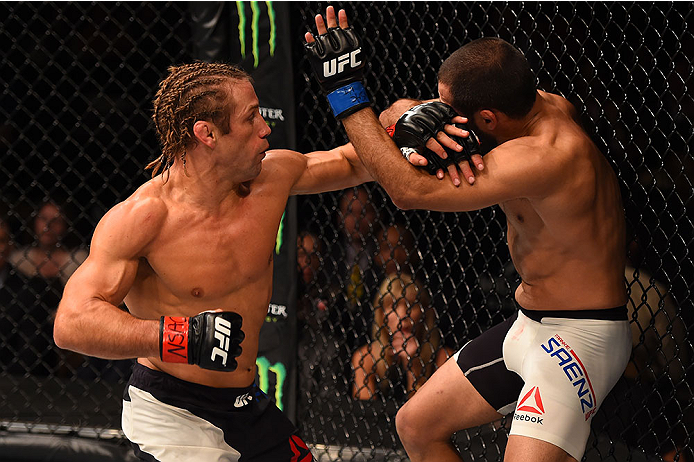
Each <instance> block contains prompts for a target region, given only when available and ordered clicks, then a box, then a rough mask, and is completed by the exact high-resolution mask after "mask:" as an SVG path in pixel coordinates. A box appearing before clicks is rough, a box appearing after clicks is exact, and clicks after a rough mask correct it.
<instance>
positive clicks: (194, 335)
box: [159, 310, 246, 372]
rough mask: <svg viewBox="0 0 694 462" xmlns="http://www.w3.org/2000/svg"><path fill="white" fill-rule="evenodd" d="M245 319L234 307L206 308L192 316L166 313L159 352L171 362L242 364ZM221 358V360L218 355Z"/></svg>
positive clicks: (219, 367) (215, 366)
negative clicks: (238, 359)
mask: <svg viewBox="0 0 694 462" xmlns="http://www.w3.org/2000/svg"><path fill="white" fill-rule="evenodd" d="M242 325H243V319H242V318H241V316H240V315H239V314H238V313H234V312H232V311H217V310H215V311H204V312H202V313H200V314H198V315H196V316H193V317H191V318H188V317H174V316H162V317H161V321H160V323H159V356H160V357H161V359H162V361H164V362H169V363H187V364H194V365H196V366H200V367H202V368H203V369H210V370H213V371H228V372H231V371H233V370H235V369H236V368H237V367H238V363H237V362H236V359H235V358H237V357H239V356H240V355H241V352H242V351H243V350H242V348H241V342H243V339H244V338H245V337H246V335H245V334H244V333H243V330H241V326H242ZM217 358H221V361H215V359H217Z"/></svg>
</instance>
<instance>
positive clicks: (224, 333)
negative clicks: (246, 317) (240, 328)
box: [210, 318, 231, 366]
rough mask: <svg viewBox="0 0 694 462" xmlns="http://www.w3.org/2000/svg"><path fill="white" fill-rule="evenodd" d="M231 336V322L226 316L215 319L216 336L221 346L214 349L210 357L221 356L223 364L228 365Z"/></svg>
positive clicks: (213, 358)
mask: <svg viewBox="0 0 694 462" xmlns="http://www.w3.org/2000/svg"><path fill="white" fill-rule="evenodd" d="M229 337H231V323H230V322H229V321H227V320H226V319H224V318H215V320H214V338H216V339H217V340H219V346H218V347H214V348H213V349H212V355H211V356H210V359H211V360H212V361H214V360H215V358H216V357H217V356H221V358H222V364H223V365H224V366H226V365H227V353H228V352H229Z"/></svg>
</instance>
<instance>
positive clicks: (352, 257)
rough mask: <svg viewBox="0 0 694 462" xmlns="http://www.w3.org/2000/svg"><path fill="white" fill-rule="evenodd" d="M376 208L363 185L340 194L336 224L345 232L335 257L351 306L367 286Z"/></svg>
mask: <svg viewBox="0 0 694 462" xmlns="http://www.w3.org/2000/svg"><path fill="white" fill-rule="evenodd" d="M375 220H376V209H375V208H374V206H373V204H372V201H371V200H370V198H369V193H368V191H367V190H366V188H364V187H363V186H359V187H355V188H351V189H347V190H345V191H344V193H343V194H342V196H340V211H339V215H338V226H339V227H340V228H341V229H342V231H343V232H344V235H345V238H346V239H345V240H344V241H343V244H344V250H343V252H344V254H343V255H342V258H338V259H337V264H338V265H339V266H340V268H339V269H338V271H339V272H340V274H341V275H344V276H345V282H344V284H345V292H346V293H345V296H346V297H347V301H348V302H349V304H350V305H351V306H357V305H359V304H360V303H361V302H362V301H364V298H365V295H366V290H367V288H368V287H369V284H368V283H369V282H370V281H369V278H370V276H371V275H370V272H369V270H370V268H371V264H372V262H371V256H372V255H373V254H374V253H375V243H374V242H373V238H372V235H373V231H374V229H373V228H374V222H375Z"/></svg>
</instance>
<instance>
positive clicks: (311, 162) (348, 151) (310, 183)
mask: <svg viewBox="0 0 694 462" xmlns="http://www.w3.org/2000/svg"><path fill="white" fill-rule="evenodd" d="M304 160H305V168H304V169H303V171H302V173H301V176H300V177H299V178H298V179H297V181H296V183H295V184H294V186H293V187H292V191H291V194H316V193H321V192H327V191H336V190H339V189H345V188H349V187H352V186H356V185H358V184H361V183H364V182H366V181H370V180H371V176H370V175H369V174H368V172H367V171H366V169H365V168H364V166H363V164H362V163H361V160H360V159H359V157H358V156H357V154H356V152H355V151H354V147H353V146H352V145H351V144H346V145H344V146H340V147H337V148H334V149H331V150H330V151H315V152H311V153H308V154H305V155H304Z"/></svg>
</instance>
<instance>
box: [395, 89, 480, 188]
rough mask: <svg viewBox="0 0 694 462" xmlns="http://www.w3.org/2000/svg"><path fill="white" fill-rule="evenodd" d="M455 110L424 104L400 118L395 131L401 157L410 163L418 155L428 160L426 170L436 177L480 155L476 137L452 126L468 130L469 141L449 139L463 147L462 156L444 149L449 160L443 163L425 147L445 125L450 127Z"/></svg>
mask: <svg viewBox="0 0 694 462" xmlns="http://www.w3.org/2000/svg"><path fill="white" fill-rule="evenodd" d="M457 115H458V113H456V112H455V110H454V109H453V108H452V107H451V106H449V105H447V104H445V103H442V102H440V101H431V102H428V103H422V104H419V105H417V106H414V107H412V108H410V110H408V111H407V112H405V113H404V114H403V115H401V116H400V118H399V119H398V121H397V123H396V124H395V126H394V128H393V134H392V136H393V141H394V142H395V144H396V145H397V146H398V147H399V148H400V151H401V152H402V155H403V156H404V157H405V158H406V159H407V160H410V155H411V154H412V153H413V152H418V153H419V154H421V155H422V157H424V158H425V159H426V160H427V165H426V166H425V167H424V168H425V169H426V170H427V172H429V174H430V175H435V174H436V172H437V171H438V170H439V169H443V170H446V167H448V166H449V165H450V164H452V163H455V164H457V163H458V162H460V161H461V160H470V155H472V154H478V153H479V152H480V150H479V140H478V139H477V136H476V135H475V134H474V133H473V132H472V131H470V130H468V129H467V127H466V126H465V125H464V124H459V123H456V124H453V125H455V126H456V127H457V128H462V129H463V130H468V132H469V133H470V135H469V136H468V137H467V138H460V137H457V136H453V135H449V137H450V138H451V139H452V140H453V141H455V142H456V143H458V144H460V145H461V146H462V147H463V151H462V152H458V151H454V150H452V149H449V148H447V147H445V146H444V147H443V148H444V149H445V150H446V152H447V153H448V158H446V159H442V158H441V157H439V155H438V154H436V153H435V152H434V151H431V150H430V149H428V148H427V147H426V143H427V141H429V139H430V138H432V137H434V136H436V134H437V133H438V132H440V131H443V129H444V125H446V124H450V123H451V119H452V118H453V117H455V116H457Z"/></svg>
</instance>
